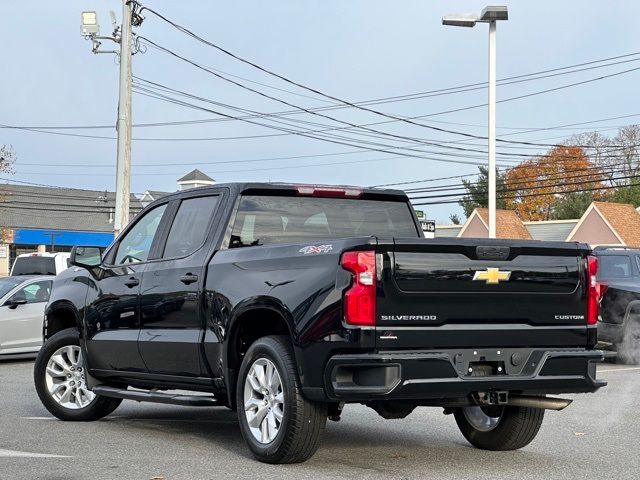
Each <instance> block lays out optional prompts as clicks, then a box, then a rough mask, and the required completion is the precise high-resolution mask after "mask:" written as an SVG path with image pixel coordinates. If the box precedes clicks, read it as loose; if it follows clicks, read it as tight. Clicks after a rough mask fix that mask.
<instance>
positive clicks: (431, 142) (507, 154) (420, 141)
mask: <svg viewBox="0 0 640 480" xmlns="http://www.w3.org/2000/svg"><path fill="white" fill-rule="evenodd" d="M185 61H187V62H189V63H192V62H191V61H190V60H185ZM198 68H199V67H198ZM136 78H137V77H136ZM137 79H138V80H140V81H143V82H147V83H150V84H151V85H152V86H151V87H150V88H160V89H162V92H163V93H166V91H168V93H175V94H177V95H180V96H186V97H188V98H193V99H195V100H197V101H202V102H206V103H212V104H214V105H216V106H222V107H224V108H229V109H232V110H234V111H240V112H243V111H249V112H255V111H253V110H247V109H242V108H238V107H234V106H231V105H227V104H223V103H220V102H217V101H214V100H211V99H208V98H205V97H201V96H197V95H193V94H190V93H187V92H184V91H182V90H178V89H175V88H172V87H168V86H166V85H163V84H160V83H157V82H152V81H150V80H146V79H141V78H137ZM232 83H234V84H235V82H232ZM147 91H150V90H147ZM155 96H156V98H158V99H162V100H166V101H169V102H171V103H176V104H179V105H183V106H186V107H191V108H195V109H202V107H200V106H197V105H194V104H191V103H188V102H184V101H182V100H176V99H174V98H172V97H167V95H163V94H155ZM257 113H260V112H257ZM263 115H265V116H267V117H278V116H277V115H276V114H263ZM236 118H243V117H236ZM244 118H245V119H246V117H244ZM329 118H330V119H333V117H329ZM269 119H270V120H271V121H275V120H273V118H269ZM336 121H339V122H342V121H341V120H336ZM298 122H301V123H304V124H308V125H317V126H323V127H329V128H324V129H320V130H317V129H316V130H309V129H308V130H305V131H304V133H307V134H318V133H324V132H327V131H336V130H350V129H348V128H342V127H333V126H329V125H325V124H318V123H315V122H305V121H301V120H298ZM343 123H344V122H343ZM347 123H348V122H347ZM261 125H264V124H261ZM278 130H279V129H278ZM365 130H367V131H373V132H375V133H376V134H382V135H387V136H389V135H390V136H392V137H394V139H395V137H397V138H399V139H401V140H403V141H405V142H406V141H409V142H412V143H416V144H426V145H432V146H438V147H440V148H447V149H454V150H462V151H469V152H475V153H481V154H483V155H486V153H487V151H486V150H478V149H468V148H461V147H451V146H449V145H443V144H442V142H441V143H438V141H435V140H429V139H423V138H415V137H407V136H399V135H393V134H388V133H386V132H380V131H378V130H372V129H365ZM297 132H298V133H300V131H299V130H298V131H297ZM357 134H358V135H366V136H373V137H374V138H379V135H367V134H364V133H360V132H357ZM278 135H282V134H278ZM337 138H340V139H346V140H351V141H354V140H353V139H352V138H351V137H337ZM358 141H359V140H358ZM443 143H457V142H446V141H445V142H443ZM458 143H459V142H458ZM377 145H381V144H377ZM538 145H545V144H538ZM546 145H550V144H546ZM554 145H555V144H554ZM571 146H578V147H581V148H590V146H588V145H571ZM609 147H610V148H623V149H624V148H629V145H623V146H615V145H610V146H609ZM397 148H404V147H397ZM510 148H516V147H510ZM407 149H408V148H407ZM408 150H412V151H415V149H408ZM422 152H425V153H431V154H439V155H450V156H455V157H460V156H464V157H465V158H476V159H484V157H478V156H469V155H461V154H454V153H446V152H434V151H426V150H422ZM498 153H499V156H501V157H502V158H503V160H504V157H523V158H530V157H531V156H534V155H532V154H530V153H513V152H498ZM535 156H539V157H544V156H545V155H539V154H538V155H535Z"/></svg>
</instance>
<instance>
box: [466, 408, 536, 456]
mask: <svg viewBox="0 0 640 480" xmlns="http://www.w3.org/2000/svg"><path fill="white" fill-rule="evenodd" d="M454 415H455V419H456V423H457V424H458V428H459V429H460V431H461V432H462V435H464V438H466V439H467V441H468V442H469V443H470V444H471V445H473V446H474V447H476V448H481V449H483V450H517V449H519V448H522V447H524V446H526V445H528V444H529V443H531V441H532V440H533V439H534V438H535V436H536V435H537V434H538V431H539V430H540V426H541V425H542V419H543V418H544V410H543V409H540V408H528V407H511V406H498V407H495V406H490V407H478V406H473V407H463V408H459V409H457V410H456V412H455V414H454Z"/></svg>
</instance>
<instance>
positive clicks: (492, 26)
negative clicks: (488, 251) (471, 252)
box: [488, 20, 496, 238]
mask: <svg viewBox="0 0 640 480" xmlns="http://www.w3.org/2000/svg"><path fill="white" fill-rule="evenodd" d="M488 110H489V132H488V134H489V135H488V136H489V202H488V203H489V238H496V21H495V20H492V21H490V22H489V109H488Z"/></svg>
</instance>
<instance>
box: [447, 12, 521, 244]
mask: <svg viewBox="0 0 640 480" xmlns="http://www.w3.org/2000/svg"><path fill="white" fill-rule="evenodd" d="M498 20H509V12H508V11H507V7H506V6H490V7H486V8H484V9H483V10H482V12H480V15H447V16H445V17H442V24H443V25H451V26H454V27H475V25H476V23H478V22H481V23H488V24H489V102H488V104H489V133H488V138H489V202H488V203H489V238H496V21H498Z"/></svg>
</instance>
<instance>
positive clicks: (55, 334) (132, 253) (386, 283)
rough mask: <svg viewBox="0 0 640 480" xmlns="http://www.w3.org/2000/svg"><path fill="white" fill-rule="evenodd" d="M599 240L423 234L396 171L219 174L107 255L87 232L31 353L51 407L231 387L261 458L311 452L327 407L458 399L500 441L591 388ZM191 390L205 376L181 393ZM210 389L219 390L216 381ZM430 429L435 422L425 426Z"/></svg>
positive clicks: (521, 434)
mask: <svg viewBox="0 0 640 480" xmlns="http://www.w3.org/2000/svg"><path fill="white" fill-rule="evenodd" d="M590 253H591V250H590V248H589V247H588V246H587V245H585V244H578V243H563V242H539V241H523V240H496V239H465V238H442V239H425V238H424V237H423V234H422V230H421V228H420V223H419V222H418V219H417V217H416V215H415V212H414V211H413V209H412V208H411V204H410V202H409V199H408V198H407V196H406V194H404V193H403V192H401V191H397V190H379V189H364V190H363V189H360V188H357V187H330V186H310V185H299V186H294V185H285V184H267V183H250V184H221V185H216V186H213V187H206V188H198V189H191V190H187V191H181V192H176V193H174V194H171V195H167V196H165V197H162V198H161V199H159V200H157V201H155V202H153V203H151V204H149V205H148V206H147V207H146V208H145V209H144V210H143V211H142V212H140V213H139V214H138V216H137V217H136V218H135V220H134V221H133V222H132V223H131V224H130V225H128V226H127V228H126V229H125V230H124V231H123V232H122V234H121V235H120V236H119V237H118V238H117V239H116V241H115V242H114V243H113V245H112V246H111V247H110V248H109V249H108V250H107V251H106V252H105V254H104V256H103V257H102V258H101V257H100V255H99V251H98V249H95V248H88V247H78V248H74V249H73V250H72V255H71V263H72V264H73V265H74V267H72V268H70V269H68V270H67V271H65V272H63V273H61V274H60V275H59V276H58V277H56V280H55V281H54V285H53V291H52V295H51V301H50V303H49V306H48V308H47V315H46V321H45V337H46V339H47V340H46V343H45V345H44V347H43V349H42V350H41V351H40V353H39V355H38V359H37V360H36V366H35V375H34V378H35V387H36V391H37V393H38V395H39V397H40V399H41V401H42V403H43V404H44V406H45V407H46V408H47V409H48V410H49V412H51V413H52V414H53V415H55V416H57V417H58V418H60V419H63V420H96V419H98V418H101V417H103V416H105V415H108V414H109V413H111V412H112V411H113V410H114V409H116V408H117V406H118V405H119V403H120V402H121V401H122V399H132V400H137V401H151V402H161V403H172V404H178V405H193V406H215V405H224V406H227V407H229V408H232V409H236V410H237V412H238V420H239V426H240V430H241V432H242V435H243V437H244V440H245V442H246V444H247V445H248V447H249V449H250V450H251V452H252V453H253V454H254V456H255V457H256V458H258V459H259V460H261V461H264V462H270V463H292V462H301V461H304V460H306V459H308V458H309V457H311V456H312V455H313V453H314V452H315V451H316V449H317V448H318V446H319V444H320V439H321V436H322V432H323V430H324V428H325V423H326V421H327V418H330V419H332V420H337V419H339V418H340V414H341V411H342V408H343V406H344V405H345V404H347V403H362V404H365V405H367V406H369V407H371V408H372V409H374V410H375V411H376V412H377V413H378V414H379V415H381V416H382V417H384V418H388V419H390V418H403V417H406V416H407V415H409V414H410V413H411V412H412V411H413V410H414V409H415V408H416V407H418V406H432V407H442V408H444V413H447V414H453V415H454V417H455V420H456V422H457V424H458V426H459V428H460V430H461V432H462V434H463V435H464V437H465V438H466V439H467V440H468V441H469V442H470V443H471V444H473V445H474V446H476V447H478V448H483V449H488V450H513V449H518V448H521V447H524V446H525V445H527V444H528V443H529V442H531V441H532V440H533V439H534V437H535V436H536V435H537V433H538V431H539V429H540V426H541V424H542V420H543V417H544V410H545V409H555V410H560V409H562V408H564V407H566V406H567V405H568V404H569V403H570V402H571V400H567V399H562V398H552V397H546V396H545V395H547V394H560V393H578V392H580V393H583V392H595V391H596V390H598V389H599V388H601V387H603V386H604V385H606V382H604V381H602V380H600V379H596V368H595V367H596V365H595V363H596V362H599V361H601V360H602V359H603V353H602V352H601V351H598V350H595V349H594V347H595V345H596V342H597V338H596V322H597V315H598V311H597V309H598V300H599V298H598V296H597V295H598V291H599V290H598V288H597V287H598V285H597V282H596V279H595V275H596V270H597V259H596V258H595V257H593V256H591V255H590ZM178 389H179V390H192V391H195V392H201V394H199V395H194V394H182V393H176V392H166V391H167V390H178ZM202 392H204V395H203V394H202ZM424 428H429V426H428V425H425V426H424Z"/></svg>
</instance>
